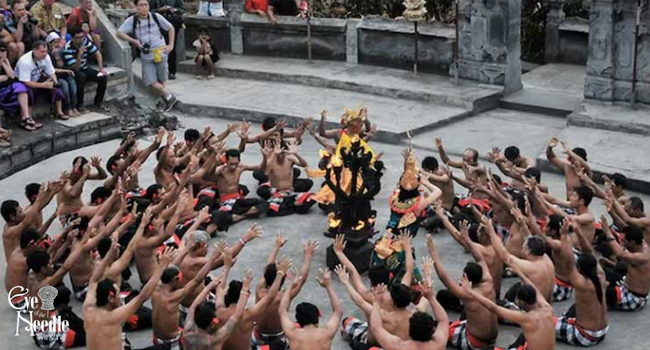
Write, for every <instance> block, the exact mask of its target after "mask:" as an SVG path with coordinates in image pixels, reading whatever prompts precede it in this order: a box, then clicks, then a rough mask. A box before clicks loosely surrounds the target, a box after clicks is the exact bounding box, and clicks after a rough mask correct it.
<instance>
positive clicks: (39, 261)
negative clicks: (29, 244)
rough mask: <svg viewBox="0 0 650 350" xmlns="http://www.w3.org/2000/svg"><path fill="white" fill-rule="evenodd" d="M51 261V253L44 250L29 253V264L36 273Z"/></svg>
mask: <svg viewBox="0 0 650 350" xmlns="http://www.w3.org/2000/svg"><path fill="white" fill-rule="evenodd" d="M49 263H50V254H48V253H47V252H46V251H43V250H36V251H34V252H31V253H30V254H29V255H27V266H28V267H29V268H30V269H31V270H32V271H34V272H35V273H39V272H41V269H42V268H43V267H45V266H47V265H48V264H49Z"/></svg>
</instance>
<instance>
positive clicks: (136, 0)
mask: <svg viewBox="0 0 650 350" xmlns="http://www.w3.org/2000/svg"><path fill="white" fill-rule="evenodd" d="M140 1H142V0H133V3H134V4H135V5H136V6H137V5H138V3H139V2H140ZM145 1H146V2H147V4H149V0H145Z"/></svg>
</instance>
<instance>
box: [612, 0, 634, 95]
mask: <svg viewBox="0 0 650 350" xmlns="http://www.w3.org/2000/svg"><path fill="white" fill-rule="evenodd" d="M636 10H637V1H636V0H633V1H632V0H616V1H615V5H614V12H615V13H614V22H613V23H614V35H613V37H612V39H613V45H612V47H613V49H614V50H613V52H614V59H613V60H612V61H613V64H614V74H613V77H614V100H615V101H630V100H631V98H632V95H631V94H632V77H633V74H634V73H633V72H634V35H635V32H636Z"/></svg>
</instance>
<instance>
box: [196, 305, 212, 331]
mask: <svg viewBox="0 0 650 350" xmlns="http://www.w3.org/2000/svg"><path fill="white" fill-rule="evenodd" d="M216 316H217V315H216V312H215V311H214V306H212V305H210V303H208V302H204V303H202V304H201V305H199V306H197V308H196V310H195V311H194V323H195V324H196V326H197V327H199V328H201V329H203V330H206V329H208V327H210V325H211V324H212V320H214V318H215V317H216Z"/></svg>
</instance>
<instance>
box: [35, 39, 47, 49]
mask: <svg viewBox="0 0 650 350" xmlns="http://www.w3.org/2000/svg"><path fill="white" fill-rule="evenodd" d="M41 47H45V48H47V43H46V42H45V41H43V40H36V41H35V42H34V44H33V45H32V50H38V49H40V48H41Z"/></svg>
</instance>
